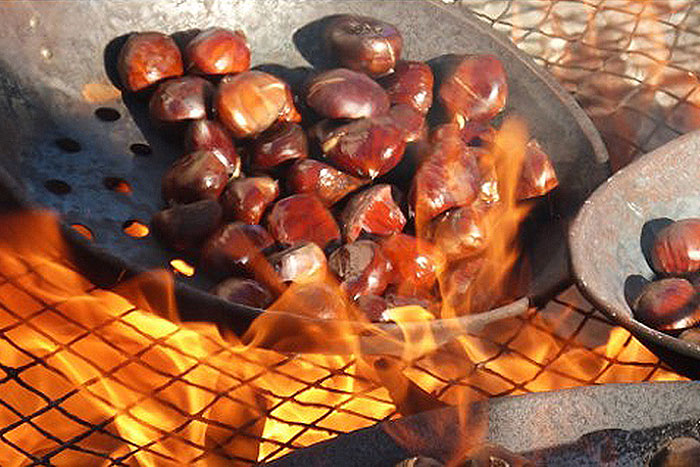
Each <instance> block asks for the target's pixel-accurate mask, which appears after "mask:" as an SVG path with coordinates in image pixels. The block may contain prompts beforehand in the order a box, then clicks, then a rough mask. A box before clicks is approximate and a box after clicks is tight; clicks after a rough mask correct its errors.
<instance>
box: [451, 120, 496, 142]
mask: <svg viewBox="0 0 700 467" xmlns="http://www.w3.org/2000/svg"><path fill="white" fill-rule="evenodd" d="M460 136H461V137H462V141H464V142H465V143H466V144H467V146H476V147H488V146H491V145H492V144H493V142H494V141H495V140H496V129H495V128H494V127H493V126H492V125H491V124H490V123H488V122H480V121H470V122H466V123H465V124H464V126H463V127H462V128H461V129H460Z"/></svg>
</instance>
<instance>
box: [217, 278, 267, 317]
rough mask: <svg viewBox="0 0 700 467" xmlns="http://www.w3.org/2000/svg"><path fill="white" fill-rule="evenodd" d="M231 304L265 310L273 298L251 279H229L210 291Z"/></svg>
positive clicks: (263, 287)
mask: <svg viewBox="0 0 700 467" xmlns="http://www.w3.org/2000/svg"><path fill="white" fill-rule="evenodd" d="M211 293H213V294H214V295H216V296H217V297H221V298H223V299H224V300H227V301H229V302H231V303H238V304H241V305H245V306H250V307H253V308H263V309H264V308H267V307H268V306H270V305H271V304H272V302H273V301H274V296H273V295H272V292H270V291H269V290H268V289H267V288H266V287H265V286H263V285H262V284H260V283H259V282H256V281H254V280H252V279H243V278H240V277H230V278H228V279H226V280H225V281H223V282H221V283H220V284H217V285H216V286H215V287H214V288H213V289H212V291H211Z"/></svg>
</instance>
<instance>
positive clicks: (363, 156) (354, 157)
mask: <svg viewBox="0 0 700 467" xmlns="http://www.w3.org/2000/svg"><path fill="white" fill-rule="evenodd" d="M321 147H322V148H323V151H324V153H325V156H326V157H327V158H328V159H330V160H331V162H333V164H334V165H336V166H337V167H339V168H341V169H343V170H345V171H347V172H350V173H351V174H353V175H357V176H358V177H362V178H371V179H374V178H376V177H378V176H380V175H384V174H385V173H387V172H388V171H390V170H391V169H393V168H394V167H396V165H397V164H398V163H399V162H400V161H401V158H402V157H403V153H404V150H405V148H406V143H405V134H404V132H403V131H402V130H401V129H400V128H399V127H398V126H397V125H396V123H395V122H394V120H393V119H392V118H391V117H388V116H383V117H374V118H363V119H360V120H355V121H354V122H351V123H348V124H347V125H343V126H341V127H339V128H336V129H335V130H333V131H331V132H329V133H328V134H327V135H326V139H325V140H324V141H322V142H321Z"/></svg>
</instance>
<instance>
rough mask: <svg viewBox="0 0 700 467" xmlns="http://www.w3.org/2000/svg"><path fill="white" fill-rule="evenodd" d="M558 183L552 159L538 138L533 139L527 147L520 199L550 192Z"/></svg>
mask: <svg viewBox="0 0 700 467" xmlns="http://www.w3.org/2000/svg"><path fill="white" fill-rule="evenodd" d="M558 185H559V180H557V174H556V172H555V171H554V167H553V166H552V161H551V160H550V159H549V156H548V155H547V153H546V152H544V151H543V150H542V148H541V147H540V144H539V143H538V142H537V140H536V139H534V138H533V139H531V140H530V141H528V143H527V146H526V147H525V157H524V159H523V163H522V168H521V169H520V178H519V179H518V185H517V187H516V196H517V197H518V199H520V200H523V199H529V198H535V197H538V196H542V195H545V194H547V193H549V192H550V191H552V190H553V189H555V188H556V187H557V186H558Z"/></svg>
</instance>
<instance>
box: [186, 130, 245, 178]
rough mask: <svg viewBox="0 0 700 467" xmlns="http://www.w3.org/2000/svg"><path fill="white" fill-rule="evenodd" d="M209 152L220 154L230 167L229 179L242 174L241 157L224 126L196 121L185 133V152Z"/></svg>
mask: <svg viewBox="0 0 700 467" xmlns="http://www.w3.org/2000/svg"><path fill="white" fill-rule="evenodd" d="M202 149H204V150H209V151H213V152H215V153H216V154H219V155H220V156H221V157H222V158H223V159H224V160H225V161H226V163H227V165H228V173H229V177H238V176H239V175H240V174H241V157H240V156H239V155H238V151H236V146H235V145H234V144H233V138H232V136H231V135H230V134H229V132H228V130H227V129H226V128H224V126H223V125H222V124H221V123H219V122H217V121H215V120H195V121H194V122H192V123H190V125H189V126H188V127H187V130H186V131H185V150H186V151H187V152H194V151H199V150H202Z"/></svg>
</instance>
